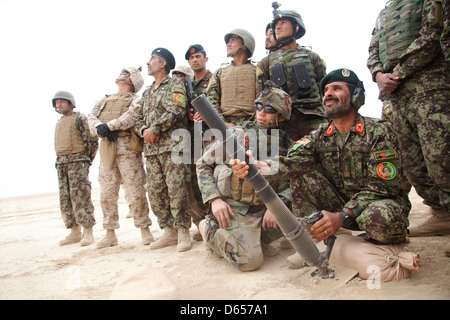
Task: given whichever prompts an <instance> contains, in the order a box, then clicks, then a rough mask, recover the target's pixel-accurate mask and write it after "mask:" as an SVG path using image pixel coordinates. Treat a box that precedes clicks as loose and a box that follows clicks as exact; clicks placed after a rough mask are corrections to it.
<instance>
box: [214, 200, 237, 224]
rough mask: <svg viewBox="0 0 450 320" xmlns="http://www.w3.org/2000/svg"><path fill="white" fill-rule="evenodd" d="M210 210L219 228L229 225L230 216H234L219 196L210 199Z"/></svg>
mask: <svg viewBox="0 0 450 320" xmlns="http://www.w3.org/2000/svg"><path fill="white" fill-rule="evenodd" d="M211 211H212V213H213V214H214V216H215V217H216V219H217V221H218V222H219V225H220V227H221V228H223V229H226V228H228V227H230V226H231V219H230V216H235V214H234V212H233V210H232V209H231V207H230V206H229V205H228V204H227V203H226V202H225V201H223V200H222V199H220V198H217V199H214V200H213V201H211Z"/></svg>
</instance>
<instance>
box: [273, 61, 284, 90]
mask: <svg viewBox="0 0 450 320" xmlns="http://www.w3.org/2000/svg"><path fill="white" fill-rule="evenodd" d="M270 75H271V76H270V80H272V82H273V83H275V84H276V85H277V86H279V87H280V88H283V89H284V90H286V74H285V73H284V67H283V65H282V64H281V63H280V64H277V65H275V66H273V67H271V68H270Z"/></svg>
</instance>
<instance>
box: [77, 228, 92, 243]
mask: <svg viewBox="0 0 450 320" xmlns="http://www.w3.org/2000/svg"><path fill="white" fill-rule="evenodd" d="M93 242H94V234H93V232H92V227H90V228H84V230H83V239H81V241H80V245H81V246H82V247H84V246H88V245H90V244H92V243H93Z"/></svg>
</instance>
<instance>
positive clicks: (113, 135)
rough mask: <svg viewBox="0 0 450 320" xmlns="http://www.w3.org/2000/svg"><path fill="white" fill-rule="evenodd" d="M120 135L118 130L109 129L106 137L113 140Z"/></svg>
mask: <svg viewBox="0 0 450 320" xmlns="http://www.w3.org/2000/svg"><path fill="white" fill-rule="evenodd" d="M118 136H119V133H118V132H117V131H109V132H108V133H107V134H106V138H107V139H108V140H109V141H111V142H114V141H116V140H117V137H118Z"/></svg>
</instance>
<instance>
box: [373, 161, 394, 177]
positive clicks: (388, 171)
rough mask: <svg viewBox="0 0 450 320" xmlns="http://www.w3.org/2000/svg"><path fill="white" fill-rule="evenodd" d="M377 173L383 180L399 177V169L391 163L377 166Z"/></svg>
mask: <svg viewBox="0 0 450 320" xmlns="http://www.w3.org/2000/svg"><path fill="white" fill-rule="evenodd" d="M377 173H378V175H379V176H380V178H381V179H383V180H392V179H394V178H395V176H396V175H397V169H396V168H395V166H394V165H393V164H392V163H390V162H381V163H380V164H379V165H378V166H377Z"/></svg>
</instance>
